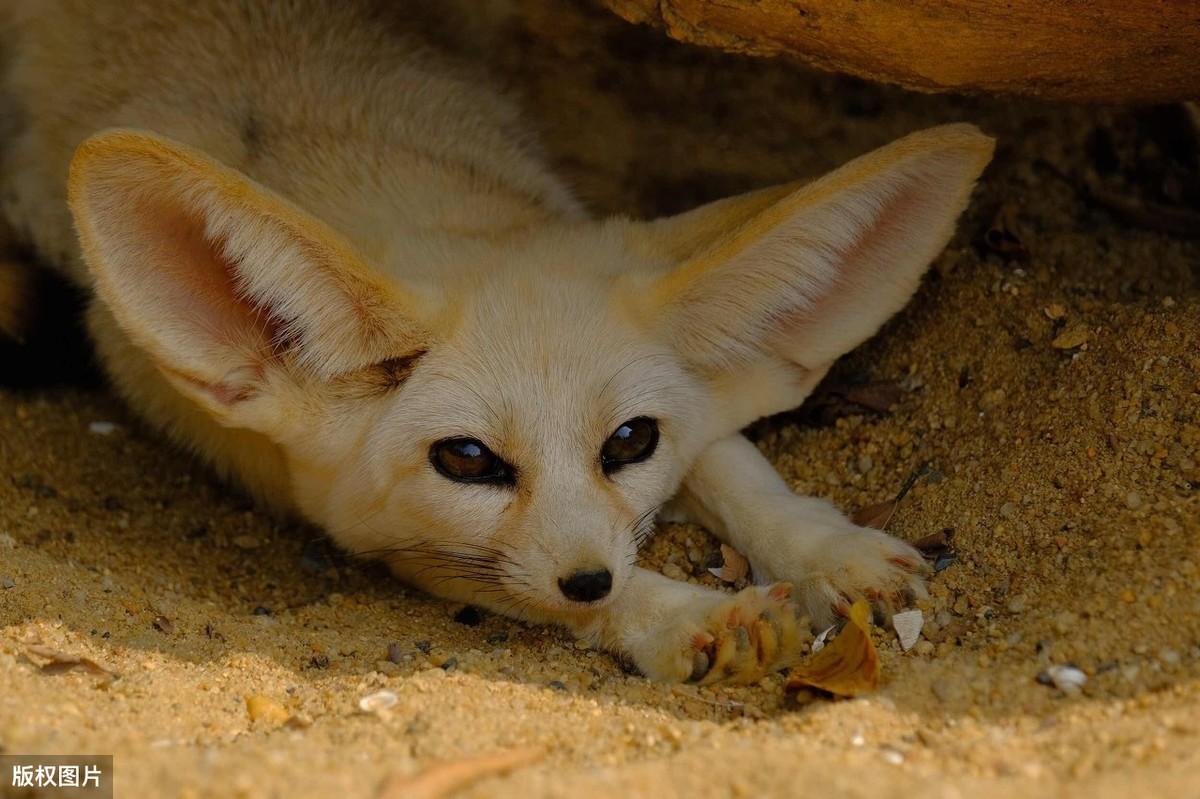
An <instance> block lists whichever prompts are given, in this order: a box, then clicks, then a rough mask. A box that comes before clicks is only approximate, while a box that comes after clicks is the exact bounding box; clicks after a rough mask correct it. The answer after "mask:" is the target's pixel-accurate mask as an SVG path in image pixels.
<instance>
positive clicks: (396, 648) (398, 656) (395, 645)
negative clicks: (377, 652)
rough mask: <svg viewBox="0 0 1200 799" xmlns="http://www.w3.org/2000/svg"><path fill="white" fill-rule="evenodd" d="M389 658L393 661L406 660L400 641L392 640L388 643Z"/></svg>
mask: <svg viewBox="0 0 1200 799" xmlns="http://www.w3.org/2000/svg"><path fill="white" fill-rule="evenodd" d="M387 659H388V661H389V662H391V663H400V662H402V661H403V660H404V648H403V647H401V646H400V642H399V641H392V642H391V643H390V644H388V648H387Z"/></svg>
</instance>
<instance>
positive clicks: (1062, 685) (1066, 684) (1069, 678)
mask: <svg viewBox="0 0 1200 799" xmlns="http://www.w3.org/2000/svg"><path fill="white" fill-rule="evenodd" d="M1037 681H1038V682H1040V683H1041V684H1042V685H1053V686H1054V687H1055V688H1057V689H1058V690H1060V691H1062V692H1063V693H1064V694H1067V695H1068V696H1074V695H1075V694H1078V693H1079V692H1080V691H1081V690H1082V689H1083V686H1084V683H1086V682H1087V675H1086V674H1084V673H1083V672H1082V671H1081V670H1080V669H1078V668H1076V667H1075V666H1062V665H1056V666H1051V667H1050V668H1048V669H1046V670H1045V671H1043V672H1040V673H1039V674H1038V676H1037Z"/></svg>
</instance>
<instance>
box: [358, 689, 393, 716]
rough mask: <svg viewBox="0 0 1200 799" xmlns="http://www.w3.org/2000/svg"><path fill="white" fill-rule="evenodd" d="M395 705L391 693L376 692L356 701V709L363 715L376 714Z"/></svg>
mask: <svg viewBox="0 0 1200 799" xmlns="http://www.w3.org/2000/svg"><path fill="white" fill-rule="evenodd" d="M394 704H396V695H395V694H394V693H392V692H391V691H376V692H375V693H373V694H367V695H366V696H364V697H363V698H362V699H360V700H358V709H359V710H361V711H362V712H364V713H378V712H379V711H381V710H387V709H388V708H389V707H391V706H392V705H394Z"/></svg>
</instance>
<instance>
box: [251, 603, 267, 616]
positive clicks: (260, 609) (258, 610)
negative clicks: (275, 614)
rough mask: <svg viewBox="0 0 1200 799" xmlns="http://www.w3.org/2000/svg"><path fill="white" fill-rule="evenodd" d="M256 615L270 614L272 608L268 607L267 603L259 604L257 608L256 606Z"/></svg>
mask: <svg viewBox="0 0 1200 799" xmlns="http://www.w3.org/2000/svg"><path fill="white" fill-rule="evenodd" d="M254 615H255V616H270V615H271V609H270V608H269V607H267V606H266V605H259V606H257V607H256V608H254Z"/></svg>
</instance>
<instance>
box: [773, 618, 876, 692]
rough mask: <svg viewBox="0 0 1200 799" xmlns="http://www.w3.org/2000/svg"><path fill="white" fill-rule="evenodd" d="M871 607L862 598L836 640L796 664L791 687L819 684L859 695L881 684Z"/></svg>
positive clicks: (832, 689) (815, 685)
mask: <svg viewBox="0 0 1200 799" xmlns="http://www.w3.org/2000/svg"><path fill="white" fill-rule="evenodd" d="M870 625H871V607H870V605H868V604H867V603H866V602H865V601H863V600H861V599H860V600H859V601H857V602H855V603H854V605H853V606H852V607H851V608H850V620H849V621H848V622H847V623H846V626H845V627H843V628H842V631H841V632H840V633H838V635H837V637H836V638H834V639H833V641H832V643H829V644H826V646H825V648H824V649H822V650H821V651H820V652H818V653H817V654H816V655H814V656H813V657H812V659H810V660H809V661H808V662H807V663H801V664H799V665H797V666H794V667H793V668H792V670H791V672H790V675H789V679H788V683H787V688H788V690H789V691H794V690H797V689H800V688H809V687H811V688H819V689H820V690H822V691H828V692H829V693H831V694H837V695H838V696H858V695H859V694H865V693H868V692H870V691H874V690H875V689H876V688H878V687H879V653H878V652H876V651H875V645H874V644H873V643H871V634H870Z"/></svg>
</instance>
